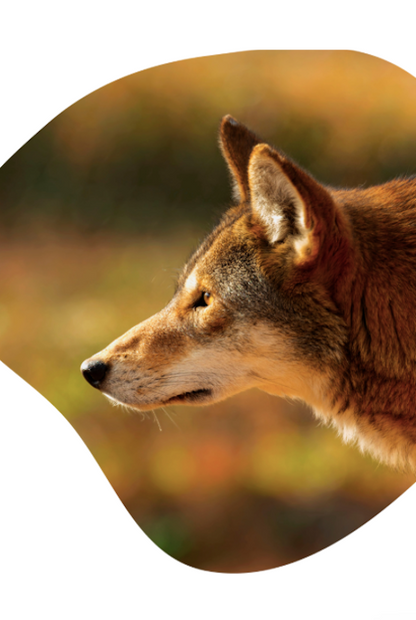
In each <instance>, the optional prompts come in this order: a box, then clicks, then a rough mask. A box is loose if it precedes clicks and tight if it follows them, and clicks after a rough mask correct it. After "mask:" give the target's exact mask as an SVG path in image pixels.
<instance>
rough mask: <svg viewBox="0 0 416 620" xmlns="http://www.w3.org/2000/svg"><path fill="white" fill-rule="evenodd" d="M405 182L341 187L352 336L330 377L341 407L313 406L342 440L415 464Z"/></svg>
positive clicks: (411, 246) (414, 345) (412, 230)
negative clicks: (350, 188)
mask: <svg viewBox="0 0 416 620" xmlns="http://www.w3.org/2000/svg"><path fill="white" fill-rule="evenodd" d="M401 183H402V182H400V181H394V182H392V183H390V184H387V185H386V186H384V188H383V191H382V192H381V191H380V188H371V189H369V190H354V191H352V192H336V193H335V195H336V198H337V202H338V203H340V204H341V205H342V209H343V211H344V213H345V215H346V217H347V218H348V221H349V224H350V231H351V240H352V243H351V247H352V252H353V261H352V264H353V269H350V270H349V271H347V273H346V278H345V281H344V283H343V285H341V286H340V287H339V289H338V291H339V292H341V294H342V296H341V297H340V298H339V303H338V307H339V308H340V311H341V312H342V314H343V316H344V320H345V322H346V324H347V325H348V329H349V334H350V336H349V342H348V345H347V347H346V352H345V355H346V359H345V365H344V367H343V368H342V369H341V368H340V370H339V371H338V373H336V374H337V375H338V376H337V378H336V379H335V380H334V381H332V390H331V391H332V396H333V400H332V402H333V403H334V405H335V406H331V405H329V404H328V402H326V403H324V402H323V403H322V405H323V406H322V407H321V408H320V407H316V406H315V407H314V409H315V412H316V413H317V415H318V416H319V417H321V418H323V419H324V420H326V421H327V422H330V423H332V424H333V425H334V426H336V427H337V428H338V430H339V431H340V432H341V433H342V435H343V436H344V439H346V440H354V441H357V442H358V444H359V445H360V447H361V448H362V449H363V450H366V451H369V452H370V453H372V454H373V455H374V456H376V457H377V458H379V459H380V460H382V461H385V462H388V463H390V464H392V465H399V466H400V465H405V464H408V463H410V464H411V466H412V467H413V468H414V469H416V329H415V327H416V319H415V310H414V308H415V307H416V269H415V268H414V265H415V261H416V250H415V248H416V226H415V223H416V214H415V213H416V200H415V198H414V196H416V181H415V182H414V183H413V186H412V187H411V189H412V190H414V191H412V192H411V193H410V195H407V196H403V192H405V189H406V187H405V185H404V184H403V185H402V184H401ZM397 193H399V195H400V194H401V196H400V198H401V202H402V204H404V207H403V206H402V207H401V208H400V209H399V208H397V209H396V208H395V204H394V198H393V197H394V196H395V195H397ZM380 196H381V198H380ZM386 196H387V198H385V197H386ZM390 197H391V200H390V201H389V198H390ZM342 286H344V289H342ZM311 404H312V403H311Z"/></svg>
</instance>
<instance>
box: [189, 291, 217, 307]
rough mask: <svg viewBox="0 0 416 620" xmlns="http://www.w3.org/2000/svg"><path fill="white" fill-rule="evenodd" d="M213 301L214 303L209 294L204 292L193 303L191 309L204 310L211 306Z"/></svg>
mask: <svg viewBox="0 0 416 620" xmlns="http://www.w3.org/2000/svg"><path fill="white" fill-rule="evenodd" d="M213 301H214V298H213V296H212V295H211V293H208V291H204V292H203V293H201V296H200V297H199V298H198V299H197V301H196V302H195V303H194V306H193V307H194V308H206V307H207V306H209V305H211V304H212V302H213Z"/></svg>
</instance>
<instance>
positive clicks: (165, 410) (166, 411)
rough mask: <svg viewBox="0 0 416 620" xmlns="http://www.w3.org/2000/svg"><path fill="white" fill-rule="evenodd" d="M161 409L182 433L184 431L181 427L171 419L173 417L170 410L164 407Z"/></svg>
mask: <svg viewBox="0 0 416 620" xmlns="http://www.w3.org/2000/svg"><path fill="white" fill-rule="evenodd" d="M161 409H162V411H163V412H164V413H165V414H166V415H167V416H168V418H169V420H170V421H171V422H172V424H174V426H176V428H177V429H178V430H180V431H181V430H182V429H181V427H180V426H179V425H178V424H176V422H175V420H174V419H173V418H172V417H171V415H170V414H169V412H168V410H167V409H165V408H164V407H161Z"/></svg>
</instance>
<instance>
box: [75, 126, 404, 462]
mask: <svg viewBox="0 0 416 620" xmlns="http://www.w3.org/2000/svg"><path fill="white" fill-rule="evenodd" d="M219 142H220V147H221V150H222V153H223V155H224V158H225V161H226V163H227V165H228V168H229V171H230V174H231V178H232V182H233V198H234V202H233V206H231V207H230V208H229V209H228V210H227V212H226V213H225V215H224V216H223V218H222V220H221V221H220V223H219V224H218V225H217V226H216V227H215V228H214V230H213V232H211V234H209V236H208V237H207V238H206V239H205V241H203V243H202V244H201V245H200V247H199V248H198V249H197V250H196V251H195V253H194V254H193V255H192V257H191V258H190V260H189V261H188V262H187V264H186V265H185V267H184V269H183V271H182V274H181V276H180V278H179V280H178V283H177V289H176V292H175V294H174V296H173V298H172V300H171V301H170V303H168V305H167V306H166V307H165V308H164V309H163V310H161V311H160V312H158V313H157V314H155V315H154V316H152V317H151V318H149V319H147V320H146V321H144V322H142V323H140V324H139V325H137V326H135V327H133V328H132V329H130V330H129V331H128V332H127V333H125V334H124V335H122V336H121V337H120V338H118V339H117V340H115V341H114V342H112V343H111V344H109V345H108V346H107V347H106V348H105V349H103V350H102V351H100V352H99V353H97V354H95V355H94V356H92V357H90V358H89V359H87V360H85V361H84V362H83V364H82V366H81V371H82V373H83V375H84V377H85V379H86V380H87V381H88V382H89V383H90V384H91V385H92V386H93V387H95V388H97V389H99V390H101V392H102V393H103V394H104V395H105V396H107V397H108V398H109V399H111V400H113V401H116V402H118V403H122V404H124V405H127V406H129V407H132V408H134V409H138V410H140V411H144V410H149V409H155V408H157V407H161V406H166V405H176V404H181V405H209V404H211V403H214V402H217V401H219V400H222V399H224V398H227V397H229V396H232V395H233V394H236V393H238V392H241V391H242V390H247V389H249V388H254V387H256V388H260V389H261V390H264V391H266V392H268V393H270V394H275V395H278V396H282V397H289V398H294V399H301V400H302V401H304V402H306V403H307V404H308V405H310V407H311V408H312V410H313V412H314V414H315V415H316V417H317V418H318V419H319V420H320V421H323V422H324V423H326V424H328V425H332V426H333V427H335V429H336V430H337V431H338V433H339V434H340V435H341V436H342V437H343V439H344V440H345V441H347V442H354V443H356V444H357V445H358V446H359V448H360V449H361V450H362V451H367V452H369V453H370V454H372V455H373V457H375V458H376V459H378V460H380V461H383V462H385V463H387V464H389V465H391V466H394V467H398V468H407V469H411V470H413V471H416V409H415V404H416V318H415V308H416V178H415V177H413V178H400V179H395V180H392V181H390V182H387V183H385V184H382V185H379V186H375V187H368V188H357V189H335V188H332V187H329V186H326V185H323V184H321V183H319V182H318V181H317V180H315V179H314V178H313V177H312V176H311V175H310V174H309V173H308V172H306V171H305V170H303V169H302V168H301V167H300V166H299V165H297V164H296V163H295V162H294V161H292V160H291V159H290V158H289V157H288V156H287V155H285V154H284V153H283V152H282V151H280V150H279V149H277V148H275V147H273V146H271V145H269V144H268V143H265V142H263V141H262V140H261V139H260V138H259V137H258V136H257V135H256V134H254V133H253V132H252V131H251V130H249V129H248V128H247V127H245V126H244V125H243V124H241V123H239V122H237V121H236V120H235V119H234V118H232V117H231V116H229V115H228V116H225V117H224V118H223V119H222V122H221V127H220V134H219Z"/></svg>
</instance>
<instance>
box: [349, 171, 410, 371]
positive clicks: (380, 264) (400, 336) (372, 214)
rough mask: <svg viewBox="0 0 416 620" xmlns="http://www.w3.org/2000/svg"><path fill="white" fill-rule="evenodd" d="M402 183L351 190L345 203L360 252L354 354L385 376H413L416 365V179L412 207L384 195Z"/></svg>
mask: <svg viewBox="0 0 416 620" xmlns="http://www.w3.org/2000/svg"><path fill="white" fill-rule="evenodd" d="M400 184H401V182H400V181H394V182H392V183H389V184H386V186H384V191H383V192H380V188H377V187H376V188H371V189H370V190H361V191H358V190H355V191H353V192H348V194H351V198H352V199H351V201H348V202H347V203H346V204H345V205H344V209H345V211H346V214H347V216H348V218H349V221H350V224H351V232H352V235H353V244H352V246H353V252H354V258H353V260H354V270H353V274H352V278H351V281H350V283H349V284H348V289H349V292H348V294H347V295H346V297H345V300H344V313H345V316H344V318H345V320H346V322H347V324H348V326H349V328H350V334H351V338H350V354H351V357H352V360H353V361H355V363H357V364H358V363H359V364H360V365H361V366H363V368H365V369H366V370H369V369H371V370H372V371H373V372H375V373H376V374H379V375H381V376H382V377H383V378H384V379H387V378H395V379H398V378H401V377H404V376H406V377H407V376H408V375H409V373H411V374H412V375H413V373H414V371H415V370H416V365H415V362H416V329H414V326H415V314H414V308H415V306H416V270H415V269H414V264H415V259H416V252H415V249H414V248H415V247H416V228H415V223H416V215H415V213H416V199H415V198H414V197H413V196H416V182H415V184H414V185H415V186H414V194H413V196H412V195H410V196H409V199H408V202H407V209H403V208H401V209H400V210H398V209H397V210H396V209H395V206H394V203H393V204H391V203H389V202H388V200H386V199H385V198H383V200H382V199H381V198H380V197H379V196H380V195H381V196H382V197H384V196H385V195H386V194H387V196H388V191H387V190H388V189H389V187H391V190H392V191H391V194H392V195H396V193H397V192H398V190H400ZM404 187H405V186H403V191H404ZM393 190H394V193H393ZM344 201H345V197H344ZM348 289H347V290H348Z"/></svg>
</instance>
